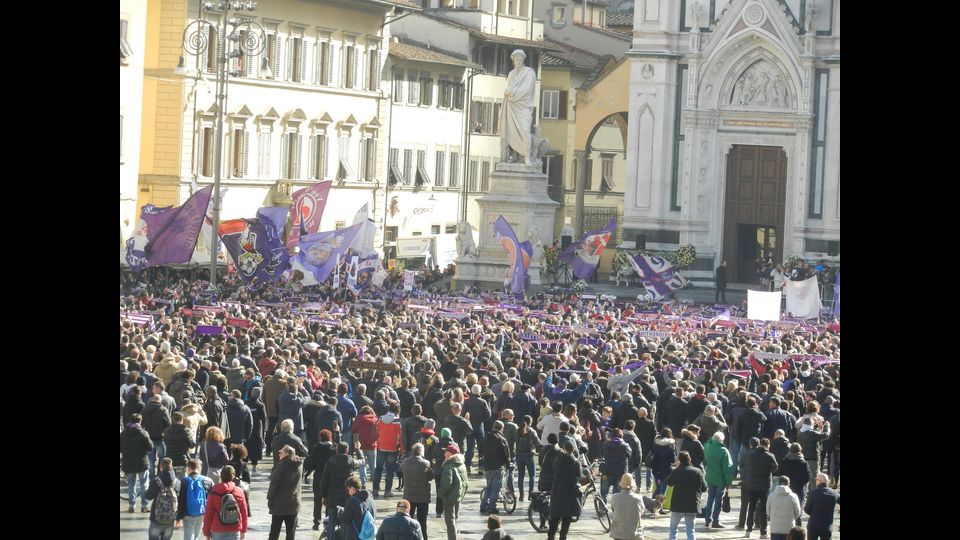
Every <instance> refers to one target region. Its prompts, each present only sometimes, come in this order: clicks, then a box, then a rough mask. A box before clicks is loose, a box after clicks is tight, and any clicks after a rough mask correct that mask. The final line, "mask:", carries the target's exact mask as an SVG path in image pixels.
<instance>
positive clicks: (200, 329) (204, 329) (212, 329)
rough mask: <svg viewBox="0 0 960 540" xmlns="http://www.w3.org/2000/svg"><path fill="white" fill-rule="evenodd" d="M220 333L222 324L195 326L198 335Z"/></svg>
mask: <svg viewBox="0 0 960 540" xmlns="http://www.w3.org/2000/svg"><path fill="white" fill-rule="evenodd" d="M222 333H223V327H222V326H197V334H198V335H218V334H222Z"/></svg>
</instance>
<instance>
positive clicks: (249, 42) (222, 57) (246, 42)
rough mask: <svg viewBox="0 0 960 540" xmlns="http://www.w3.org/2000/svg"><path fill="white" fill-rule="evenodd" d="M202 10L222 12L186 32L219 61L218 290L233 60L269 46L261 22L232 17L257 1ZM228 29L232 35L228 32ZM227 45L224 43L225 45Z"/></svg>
mask: <svg viewBox="0 0 960 540" xmlns="http://www.w3.org/2000/svg"><path fill="white" fill-rule="evenodd" d="M202 8H203V11H204V12H206V13H209V12H217V13H219V21H213V22H211V21H208V20H206V19H198V20H195V21H193V22H192V23H190V24H188V25H187V27H186V28H185V29H184V30H183V48H184V50H185V51H186V52H188V53H190V54H193V55H200V54H202V53H203V52H205V51H206V52H207V54H208V55H212V57H214V58H215V62H216V72H215V73H216V87H217V97H216V107H217V112H216V131H215V133H216V141H217V142H216V154H215V158H214V159H215V161H214V164H213V227H212V229H211V233H210V287H209V289H208V291H210V292H213V291H215V290H216V283H217V252H218V250H219V249H218V247H219V242H218V241H217V236H218V234H217V230H218V229H219V228H220V174H221V173H220V168H221V166H222V162H223V110H224V107H225V105H226V101H227V82H228V77H238V76H240V72H239V70H236V71H229V70H228V66H229V64H230V60H232V59H234V58H237V59H239V58H242V57H243V56H245V55H246V56H247V57H250V56H255V55H258V54H260V52H261V51H263V49H264V47H265V46H266V32H265V31H264V29H263V27H262V26H260V25H259V24H258V23H256V22H254V21H252V20H250V19H248V18H245V17H238V16H231V12H234V11H244V10H246V11H254V10H256V9H257V3H256V2H249V1H239V0H231V1H223V0H221V1H218V2H204V3H203V6H202ZM228 30H229V33H228ZM211 35H216V36H217V38H216V43H215V44H214V45H213V46H211V44H210V39H209V36H211ZM224 41H225V43H222V42H224ZM174 71H175V72H176V73H178V74H186V71H187V70H186V67H185V64H184V59H183V56H181V57H180V63H179V64H178V65H177V68H176V69H175V70H174ZM260 76H261V77H269V76H270V67H269V66H268V65H267V59H266V58H264V59H263V63H262V65H261V67H260Z"/></svg>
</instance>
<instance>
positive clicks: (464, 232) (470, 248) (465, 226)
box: [457, 221, 478, 257]
mask: <svg viewBox="0 0 960 540" xmlns="http://www.w3.org/2000/svg"><path fill="white" fill-rule="evenodd" d="M457 255H459V256H460V257H468V256H471V255H472V256H473V257H477V256H478V253H477V244H476V243H475V242H474V241H473V232H472V229H471V228H470V224H469V223H467V222H466V221H461V222H460V223H458V224H457Z"/></svg>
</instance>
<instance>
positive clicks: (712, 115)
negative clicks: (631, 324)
mask: <svg viewBox="0 0 960 540" xmlns="http://www.w3.org/2000/svg"><path fill="white" fill-rule="evenodd" d="M635 4H636V5H635V8H634V27H633V29H634V39H633V47H632V49H631V50H630V52H629V53H628V55H629V57H630V61H631V75H630V111H629V136H628V156H627V171H628V173H627V174H628V179H627V180H628V181H627V186H626V192H625V199H626V200H625V205H624V223H623V226H624V230H625V234H624V237H625V238H627V239H630V238H634V237H637V236H638V235H639V236H642V237H643V238H644V239H645V240H646V243H647V247H648V248H652V249H667V250H672V249H676V247H677V246H679V245H684V244H692V245H693V246H694V247H695V248H696V250H697V255H698V258H697V262H696V263H695V265H694V267H693V269H692V272H691V275H692V276H693V277H697V276H699V277H701V278H707V279H709V278H710V277H712V271H713V268H714V267H716V266H717V265H718V264H719V263H720V261H721V260H727V261H728V264H729V266H730V269H729V270H728V273H729V276H730V279H731V281H733V282H741V283H753V282H756V281H758V276H757V274H756V260H757V259H759V258H761V257H764V256H766V255H772V256H773V258H774V260H775V261H777V262H780V261H783V260H785V259H787V258H788V257H790V256H800V257H804V258H806V259H827V260H834V261H837V260H839V258H838V257H839V240H840V167H839V165H840V1H839V0H816V1H814V0H731V1H724V0H699V1H697V0H681V1H677V2H662V1H659V0H638V1H637V2H636V3H635Z"/></svg>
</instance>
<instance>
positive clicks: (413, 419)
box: [400, 403, 427, 454]
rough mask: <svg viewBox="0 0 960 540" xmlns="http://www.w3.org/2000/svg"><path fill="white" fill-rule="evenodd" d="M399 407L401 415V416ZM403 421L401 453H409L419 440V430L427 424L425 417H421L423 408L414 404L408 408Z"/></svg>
mask: <svg viewBox="0 0 960 540" xmlns="http://www.w3.org/2000/svg"><path fill="white" fill-rule="evenodd" d="M402 407H403V406H402V405H401V413H400V414H401V415H402V414H403V411H402ZM401 417H402V418H404V420H403V453H404V454H407V453H409V452H410V448H411V447H412V446H413V445H414V444H415V443H416V442H417V441H418V440H419V439H420V429H421V428H423V426H425V425H426V424H427V417H425V416H423V407H422V406H421V405H420V404H419V403H416V404H414V405H413V407H411V408H410V411H409V413H408V414H407V416H406V417H403V416H401Z"/></svg>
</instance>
